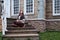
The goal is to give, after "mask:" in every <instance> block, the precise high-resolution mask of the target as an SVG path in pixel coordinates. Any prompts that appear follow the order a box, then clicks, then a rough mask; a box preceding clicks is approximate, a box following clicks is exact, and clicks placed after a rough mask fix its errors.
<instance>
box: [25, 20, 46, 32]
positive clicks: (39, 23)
mask: <svg viewBox="0 0 60 40" xmlns="http://www.w3.org/2000/svg"><path fill="white" fill-rule="evenodd" d="M26 21H27V22H28V24H30V25H32V26H33V27H35V28H36V30H38V31H40V32H44V31H45V29H46V25H45V21H44V20H26Z"/></svg>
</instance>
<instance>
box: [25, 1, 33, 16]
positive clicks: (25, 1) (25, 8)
mask: <svg viewBox="0 0 60 40" xmlns="http://www.w3.org/2000/svg"><path fill="white" fill-rule="evenodd" d="M29 14H34V0H33V12H31V13H27V12H26V0H24V15H29Z"/></svg>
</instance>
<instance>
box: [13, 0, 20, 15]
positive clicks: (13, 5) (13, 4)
mask: <svg viewBox="0 0 60 40" xmlns="http://www.w3.org/2000/svg"><path fill="white" fill-rule="evenodd" d="M19 11H20V0H19ZM18 14H19V13H17V14H14V0H12V16H16V15H18Z"/></svg>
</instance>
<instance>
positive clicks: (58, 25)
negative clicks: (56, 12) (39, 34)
mask: <svg viewBox="0 0 60 40" xmlns="http://www.w3.org/2000/svg"><path fill="white" fill-rule="evenodd" d="M46 27H47V30H48V31H60V21H47V22H46Z"/></svg>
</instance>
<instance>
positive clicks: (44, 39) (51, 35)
mask: <svg viewBox="0 0 60 40" xmlns="http://www.w3.org/2000/svg"><path fill="white" fill-rule="evenodd" d="M40 40H60V32H44V33H40Z"/></svg>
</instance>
